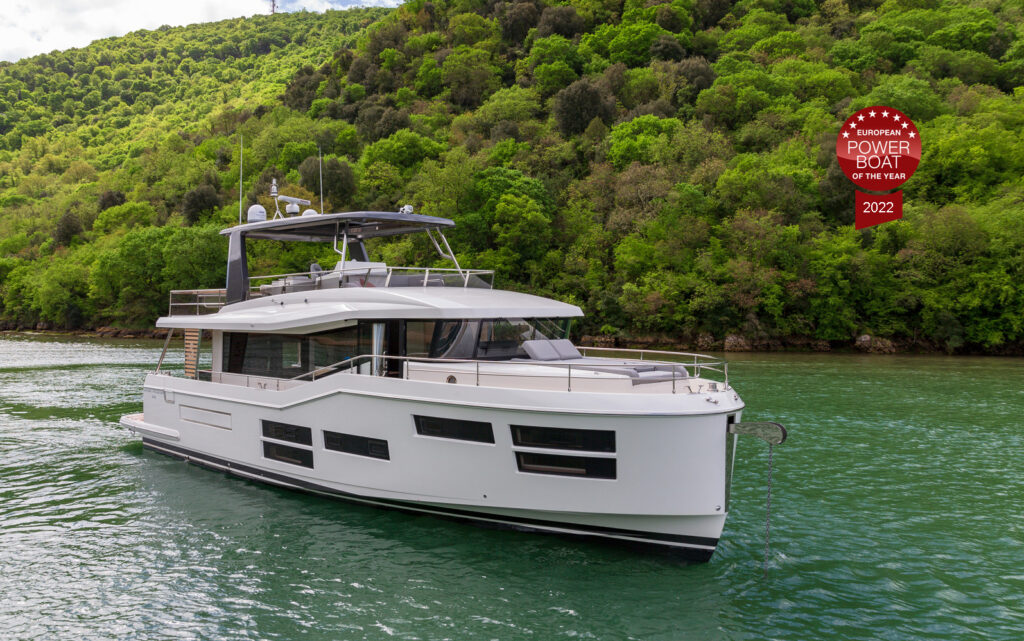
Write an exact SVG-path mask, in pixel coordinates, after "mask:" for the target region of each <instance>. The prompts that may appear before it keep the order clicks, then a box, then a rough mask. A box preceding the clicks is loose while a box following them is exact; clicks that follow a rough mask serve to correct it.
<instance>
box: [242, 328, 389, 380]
mask: <svg viewBox="0 0 1024 641" xmlns="http://www.w3.org/2000/svg"><path fill="white" fill-rule="evenodd" d="M372 331H373V323H372V322H368V321H362V322H360V323H359V324H358V325H352V326H350V327H345V328H342V329H332V330H329V331H326V332H320V333H318V334H310V335H308V336H295V335H291V334H263V333H252V334H243V333H240V332H226V333H225V334H224V341H225V347H224V353H225V359H224V371H225V372H231V373H234V374H250V375H253V376H268V377H272V378H293V377H295V376H299V375H301V374H305V373H307V372H311V371H314V370H322V369H323V368H328V367H329V366H334V365H337V364H338V363H341V362H344V361H346V360H347V359H350V358H352V357H355V356H360V355H362V354H367V353H369V352H370V351H372V350H371V344H372V341H371V335H372ZM335 371H338V369H328V370H327V371H320V372H318V374H317V377H320V376H323V375H324V374H329V373H333V372H335Z"/></svg>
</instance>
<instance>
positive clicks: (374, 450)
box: [324, 430, 391, 461]
mask: <svg viewBox="0 0 1024 641" xmlns="http://www.w3.org/2000/svg"><path fill="white" fill-rule="evenodd" d="M324 449H328V450H334V451H336V452H345V453H347V454H358V455H359V456H368V457H370V458H379V459H384V460H385V461H390V460H391V453H390V452H389V451H388V442H387V441H385V440H384V439H381V438H370V437H368V436H358V435H356V434H343V433H341V432H329V431H327V430H324Z"/></svg>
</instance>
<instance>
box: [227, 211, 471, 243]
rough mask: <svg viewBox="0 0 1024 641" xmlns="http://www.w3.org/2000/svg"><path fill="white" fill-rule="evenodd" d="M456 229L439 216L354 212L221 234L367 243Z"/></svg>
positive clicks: (275, 222)
mask: <svg viewBox="0 0 1024 641" xmlns="http://www.w3.org/2000/svg"><path fill="white" fill-rule="evenodd" d="M454 226H455V223H454V222H453V221H451V220H448V219H447V218H439V217H437V216H425V215H423V214H414V213H408V212H402V211H399V212H393V211H392V212H388V211H352V212H341V213H334V214H317V213H307V214H305V215H303V216H293V217H291V218H278V219H276V220H265V221H258V222H250V223H245V224H242V225H236V226H234V227H228V228H227V229H222V230H221V232H220V233H221V234H223V235H225V236H228V235H232V234H236V233H237V234H241V235H243V236H245V237H247V238H268V239H270V240H297V241H305V242H324V243H329V242H333V241H334V240H336V239H340V238H342V237H343V236H345V235H347V237H348V238H350V239H353V240H356V239H358V240H363V239H366V238H377V237H380V236H395V235H398V234H408V233H413V232H418V231H427V230H442V229H448V228H451V227H454Z"/></svg>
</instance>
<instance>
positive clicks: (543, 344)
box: [523, 340, 558, 361]
mask: <svg viewBox="0 0 1024 641" xmlns="http://www.w3.org/2000/svg"><path fill="white" fill-rule="evenodd" d="M523 350H524V351H525V352H526V353H527V355H528V356H529V357H530V358H531V359H533V360H535V361H557V360H558V352H557V351H556V350H555V346H554V345H552V344H551V341H546V340H535V341H523Z"/></svg>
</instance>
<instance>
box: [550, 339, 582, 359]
mask: <svg viewBox="0 0 1024 641" xmlns="http://www.w3.org/2000/svg"><path fill="white" fill-rule="evenodd" d="M551 346H552V347H554V348H555V351H556V352H558V358H559V359H560V360H567V359H570V358H580V350H578V349H576V346H575V345H573V344H572V341H570V340H569V339H568V338H560V339H558V340H555V341H551Z"/></svg>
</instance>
